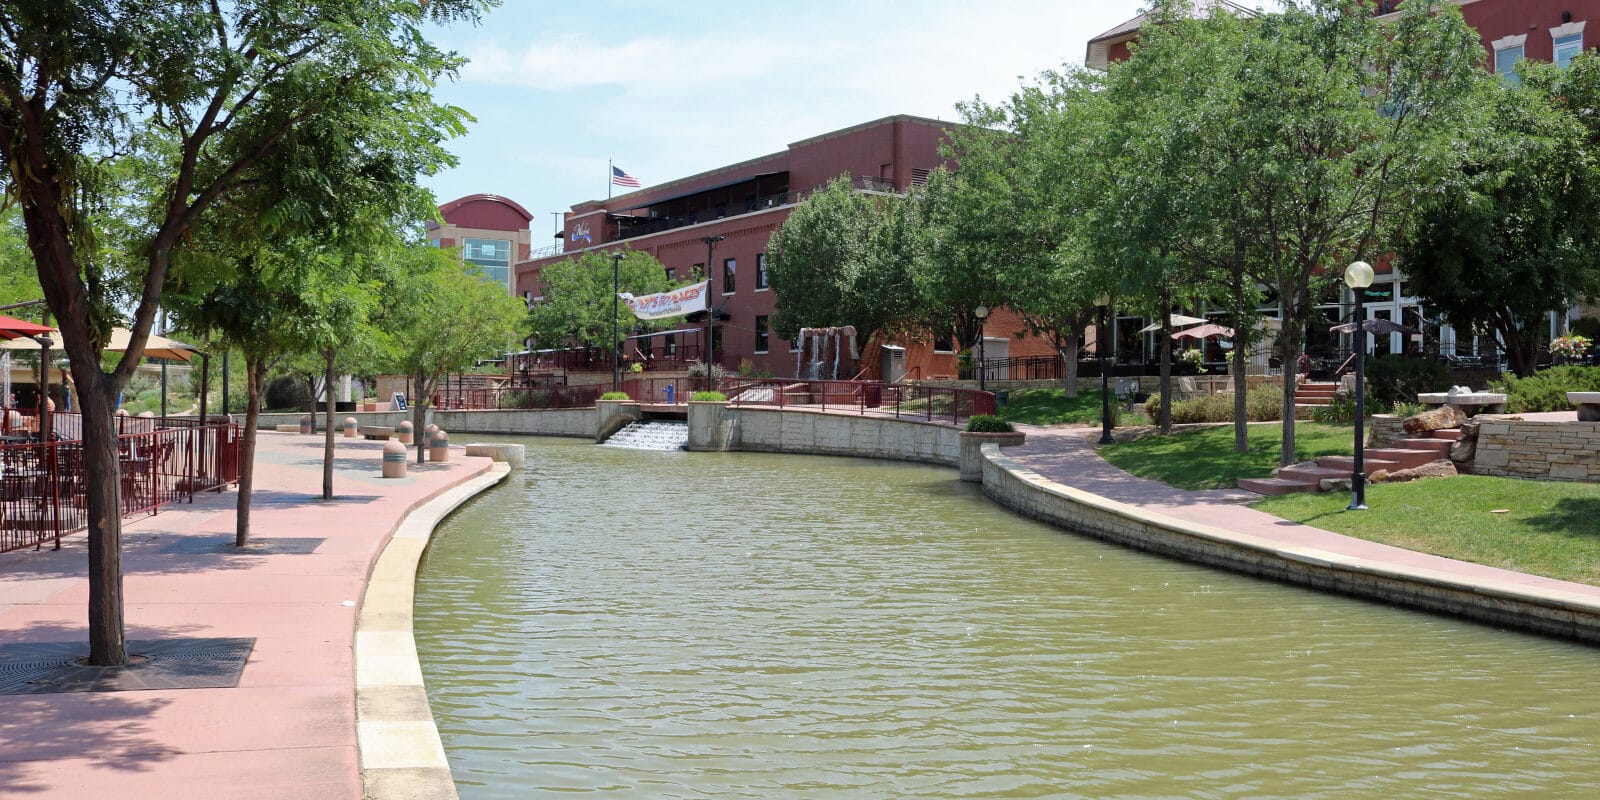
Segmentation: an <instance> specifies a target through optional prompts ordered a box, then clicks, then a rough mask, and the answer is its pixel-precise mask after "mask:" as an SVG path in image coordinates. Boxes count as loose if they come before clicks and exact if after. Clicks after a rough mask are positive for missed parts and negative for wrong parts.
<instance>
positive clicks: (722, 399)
mask: <svg viewBox="0 0 1600 800" xmlns="http://www.w3.org/2000/svg"><path fill="white" fill-rule="evenodd" d="M689 399H690V400H692V401H694V402H696V403H726V402H728V396H727V395H725V394H723V393H722V392H695V393H694V394H691V395H689Z"/></svg>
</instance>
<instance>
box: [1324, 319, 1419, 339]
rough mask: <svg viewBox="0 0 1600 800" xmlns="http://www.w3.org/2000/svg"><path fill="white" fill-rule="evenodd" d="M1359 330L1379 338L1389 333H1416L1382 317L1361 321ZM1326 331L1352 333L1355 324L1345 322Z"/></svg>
mask: <svg viewBox="0 0 1600 800" xmlns="http://www.w3.org/2000/svg"><path fill="white" fill-rule="evenodd" d="M1361 329H1362V330H1364V331H1366V332H1367V333H1376V334H1378V335H1379V336H1383V335H1386V334H1390V333H1416V331H1414V330H1412V329H1410V328H1407V327H1406V326H1404V325H1401V324H1400V323H1398V322H1392V321H1390V320H1386V319H1383V318H1382V317H1376V318H1373V319H1367V320H1362V321H1361ZM1328 330H1330V331H1332V332H1334V333H1354V332H1355V330H1356V324H1355V323H1354V322H1345V323H1341V324H1339V325H1335V326H1333V327H1331V328H1329V329H1328Z"/></svg>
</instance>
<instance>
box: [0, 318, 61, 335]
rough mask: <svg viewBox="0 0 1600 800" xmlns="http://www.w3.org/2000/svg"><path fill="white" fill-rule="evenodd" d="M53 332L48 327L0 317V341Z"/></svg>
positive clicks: (52, 329)
mask: <svg viewBox="0 0 1600 800" xmlns="http://www.w3.org/2000/svg"><path fill="white" fill-rule="evenodd" d="M55 331H56V329H55V328H52V327H50V326H48V325H40V324H39V323H37V322H28V321H26V320H20V319H17V318H16V317H7V316H4V315H0V339H21V338H23V337H25V336H39V335H41V334H46V333H55Z"/></svg>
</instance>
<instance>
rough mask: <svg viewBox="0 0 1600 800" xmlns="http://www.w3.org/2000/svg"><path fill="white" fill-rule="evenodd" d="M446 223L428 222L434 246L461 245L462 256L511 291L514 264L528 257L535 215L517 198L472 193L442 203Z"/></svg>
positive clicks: (440, 209)
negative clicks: (531, 226)
mask: <svg viewBox="0 0 1600 800" xmlns="http://www.w3.org/2000/svg"><path fill="white" fill-rule="evenodd" d="M439 216H441V217H443V218H444V223H443V224H440V223H437V222H429V223H428V241H429V242H430V243H432V244H433V246H434V247H459V248H461V258H462V260H463V261H466V262H467V263H469V264H473V265H475V266H477V267H478V269H480V270H482V271H483V273H484V274H485V275H488V276H489V277H490V278H493V279H494V280H495V281H498V282H499V283H501V284H503V285H504V286H505V287H506V291H508V292H509V291H511V288H512V283H511V275H512V272H511V265H513V264H515V263H517V262H518V261H522V260H525V259H527V258H528V254H529V251H530V248H531V246H532V239H531V238H530V237H531V234H530V233H529V231H528V223H529V222H531V221H532V220H533V215H532V214H529V213H528V210H527V209H525V208H523V207H522V206H520V205H518V204H517V203H516V202H515V201H513V200H510V199H507V198H504V197H500V196H499V195H493V194H469V195H467V196H466V197H460V198H457V199H455V200H451V201H450V202H448V203H445V204H444V205H441V206H439Z"/></svg>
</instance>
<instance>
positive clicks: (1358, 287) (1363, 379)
mask: <svg viewBox="0 0 1600 800" xmlns="http://www.w3.org/2000/svg"><path fill="white" fill-rule="evenodd" d="M1344 282H1345V285H1346V286H1349V287H1350V288H1351V290H1353V291H1354V292H1355V295H1356V317H1355V333H1354V335H1355V347H1356V456H1355V461H1354V462H1353V464H1354V466H1353V467H1352V469H1351V472H1350V505H1349V506H1347V507H1346V509H1345V510H1346V511H1365V510H1366V509H1367V475H1366V465H1365V463H1363V457H1364V456H1365V455H1366V453H1365V452H1364V448H1365V446H1366V441H1365V439H1366V433H1367V432H1366V415H1367V407H1366V406H1367V369H1366V360H1367V328H1366V326H1365V325H1363V324H1362V322H1363V320H1362V319H1361V317H1362V311H1363V309H1362V307H1361V303H1362V301H1363V300H1365V299H1366V294H1367V287H1368V286H1371V285H1372V265H1371V264H1368V263H1367V262H1365V261H1357V262H1355V263H1353V264H1351V265H1350V266H1348V267H1345V270H1344Z"/></svg>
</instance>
